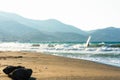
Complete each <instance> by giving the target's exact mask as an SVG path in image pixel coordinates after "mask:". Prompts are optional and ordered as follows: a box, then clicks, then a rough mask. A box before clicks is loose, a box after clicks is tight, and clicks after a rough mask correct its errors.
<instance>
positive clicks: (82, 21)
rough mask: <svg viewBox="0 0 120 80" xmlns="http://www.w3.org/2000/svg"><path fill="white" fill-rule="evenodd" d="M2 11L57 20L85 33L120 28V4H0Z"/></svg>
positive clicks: (64, 0)
mask: <svg viewBox="0 0 120 80" xmlns="http://www.w3.org/2000/svg"><path fill="white" fill-rule="evenodd" d="M0 11H4V12H13V13H17V14H20V15H21V16H24V17H26V18H31V19H39V20H45V19H50V18H52V19H57V20H59V21H61V22H64V23H66V24H70V25H73V26H76V27H78V28H80V29H83V30H93V29H97V28H104V27H109V26H114V27H120V0H0Z"/></svg>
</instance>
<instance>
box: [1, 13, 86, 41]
mask: <svg viewBox="0 0 120 80" xmlns="http://www.w3.org/2000/svg"><path fill="white" fill-rule="evenodd" d="M0 33H1V34H0V41H20V42H28V41H30V42H41V41H45V42H46V41H84V40H85V38H86V37H85V36H83V34H84V33H85V32H84V31H82V30H80V29H78V28H75V27H74V26H71V25H67V24H64V23H62V22H60V21H58V20H55V19H49V20H31V19H27V18H23V17H21V16H19V15H16V14H13V13H6V12H0Z"/></svg>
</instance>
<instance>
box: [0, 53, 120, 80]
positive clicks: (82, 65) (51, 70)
mask: <svg viewBox="0 0 120 80" xmlns="http://www.w3.org/2000/svg"><path fill="white" fill-rule="evenodd" d="M8 65H14V66H18V65H20V66H25V67H26V68H31V69H32V70H33V74H32V77H31V79H30V80H120V67H115V66H110V65H106V64H101V63H98V62H93V61H88V60H82V59H73V58H66V57H62V56H54V55H49V54H44V53H39V52H11V51H10V52H7V51H6V52H2V51H1V52H0V77H1V80H11V79H10V78H8V77H7V76H6V75H5V74H4V73H3V72H2V70H3V68H5V67H6V66H8Z"/></svg>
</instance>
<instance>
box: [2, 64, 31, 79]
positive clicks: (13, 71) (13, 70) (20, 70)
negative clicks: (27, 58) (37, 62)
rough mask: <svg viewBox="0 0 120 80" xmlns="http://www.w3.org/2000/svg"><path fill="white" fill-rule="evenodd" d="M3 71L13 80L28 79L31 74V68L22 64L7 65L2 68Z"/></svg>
mask: <svg viewBox="0 0 120 80" xmlns="http://www.w3.org/2000/svg"><path fill="white" fill-rule="evenodd" d="M3 72H4V73H5V74H7V75H8V76H9V77H10V78H12V79H13V80H29V78H30V76H31V75H32V69H27V68H25V67H22V66H8V67H6V68H5V69H3Z"/></svg>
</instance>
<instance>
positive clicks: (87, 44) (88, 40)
mask: <svg viewBox="0 0 120 80" xmlns="http://www.w3.org/2000/svg"><path fill="white" fill-rule="evenodd" d="M90 39H91V36H89V37H88V39H87V41H86V44H85V46H86V47H88V46H89V42H90Z"/></svg>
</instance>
